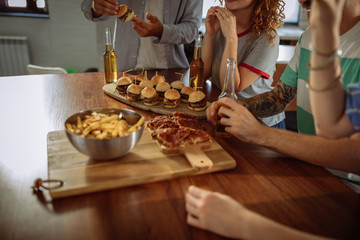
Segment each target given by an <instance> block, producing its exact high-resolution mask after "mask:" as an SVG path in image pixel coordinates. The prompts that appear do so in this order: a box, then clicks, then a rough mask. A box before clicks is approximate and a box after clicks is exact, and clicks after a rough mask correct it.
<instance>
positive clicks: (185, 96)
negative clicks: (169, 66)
mask: <svg viewBox="0 0 360 240" xmlns="http://www.w3.org/2000/svg"><path fill="white" fill-rule="evenodd" d="M194 91H195V90H194V89H193V88H192V87H184V88H183V89H181V92H180V95H181V102H184V103H188V102H189V96H190V94H191V93H192V92H194Z"/></svg>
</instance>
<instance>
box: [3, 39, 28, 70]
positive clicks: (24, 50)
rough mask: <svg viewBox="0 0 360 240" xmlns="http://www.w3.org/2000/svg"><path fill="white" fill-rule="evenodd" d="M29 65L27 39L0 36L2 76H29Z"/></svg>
mask: <svg viewBox="0 0 360 240" xmlns="http://www.w3.org/2000/svg"><path fill="white" fill-rule="evenodd" d="M29 63H30V54H29V44H28V39H27V37H21V36H19V37H17V36H0V76H13V75H24V74H27V70H26V66H27V65H28V64H29Z"/></svg>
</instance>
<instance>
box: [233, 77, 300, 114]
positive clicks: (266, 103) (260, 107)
mask: <svg viewBox="0 0 360 240" xmlns="http://www.w3.org/2000/svg"><path fill="white" fill-rule="evenodd" d="M295 97H296V87H289V86H287V85H285V84H284V83H283V82H281V81H279V82H278V83H277V85H276V86H275V88H274V89H273V90H272V91H270V92H266V93H262V94H259V95H256V96H254V97H251V98H243V99H240V100H239V101H238V103H240V104H241V105H243V106H245V107H246V108H247V109H248V110H249V111H250V112H251V113H252V114H253V115H254V116H256V117H261V118H264V117H270V116H273V115H276V114H278V113H281V112H283V111H284V110H285V108H286V106H287V105H288V104H289V103H291V101H292V100H294V98H295Z"/></svg>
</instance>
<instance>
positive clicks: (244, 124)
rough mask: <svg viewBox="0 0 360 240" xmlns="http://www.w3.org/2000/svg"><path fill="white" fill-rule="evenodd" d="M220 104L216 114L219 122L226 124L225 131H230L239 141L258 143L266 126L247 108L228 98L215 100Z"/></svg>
mask: <svg viewBox="0 0 360 240" xmlns="http://www.w3.org/2000/svg"><path fill="white" fill-rule="evenodd" d="M217 104H218V105H219V106H220V107H219V108H218V111H217V114H218V116H220V117H221V118H220V122H219V123H220V124H222V125H224V126H226V127H225V131H226V132H229V133H231V134H232V135H234V136H235V137H237V138H239V139H240V140H241V141H244V142H249V143H258V140H259V139H260V138H261V137H262V135H261V133H263V132H264V131H265V130H266V128H267V126H265V125H263V124H261V123H260V122H259V120H258V119H257V118H255V117H254V116H253V115H252V114H251V113H250V112H249V110H247V109H246V108H245V107H244V106H242V105H241V104H239V103H237V102H235V101H234V100H232V99H230V98H221V99H219V100H218V101H217Z"/></svg>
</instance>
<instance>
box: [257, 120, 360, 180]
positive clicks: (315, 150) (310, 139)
mask: <svg viewBox="0 0 360 240" xmlns="http://www.w3.org/2000/svg"><path fill="white" fill-rule="evenodd" d="M252 142H253V143H256V144H259V145H262V146H264V147H268V148H271V149H273V150H275V151H277V152H280V153H282V154H285V155H288V156H290V157H293V158H297V159H299V160H303V161H305V162H308V163H311V164H314V165H319V166H323V167H328V168H334V169H338V170H342V171H348V172H353V173H356V174H360V133H358V134H354V135H353V136H352V137H350V138H342V139H338V140H331V139H326V138H322V137H319V136H312V135H305V134H299V133H296V132H291V131H284V130H280V129H275V128H269V127H266V126H264V127H263V130H262V131H261V135H259V136H258V137H257V139H253V140H252ZM339 159H346V161H339Z"/></svg>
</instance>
